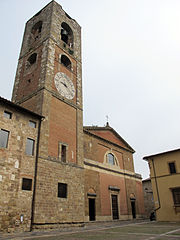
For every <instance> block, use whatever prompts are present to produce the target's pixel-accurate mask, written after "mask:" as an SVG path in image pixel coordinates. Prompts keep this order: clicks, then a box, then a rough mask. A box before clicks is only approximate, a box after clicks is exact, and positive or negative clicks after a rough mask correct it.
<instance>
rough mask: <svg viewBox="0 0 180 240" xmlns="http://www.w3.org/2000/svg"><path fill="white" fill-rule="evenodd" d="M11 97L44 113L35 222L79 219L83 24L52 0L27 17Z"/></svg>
mask: <svg viewBox="0 0 180 240" xmlns="http://www.w3.org/2000/svg"><path fill="white" fill-rule="evenodd" d="M12 101H13V102H15V103H16V104H19V105H21V106H23V107H25V108H27V109H29V110H31V111H33V112H36V113H38V114H41V115H43V116H44V117H45V119H44V120H43V122H42V125H41V132H40V144H39V145H40V148H39V156H38V165H37V181H36V184H37V186H36V192H35V204H34V206H35V207H34V219H33V223H34V225H36V224H37V225H40V224H46V223H48V224H51V223H52V224H56V223H57V224H58V223H61V222H63V223H64V222H69V223H70V222H83V221H84V168H83V119H82V111H83V106H82V72H81V28H80V26H79V25H78V23H77V22H76V21H75V20H74V19H72V18H71V17H70V16H69V15H68V14H67V13H66V12H65V11H64V10H63V9H62V7H61V6H60V5H59V4H58V3H56V2H55V1H51V2H50V3H49V4H48V5H47V6H45V7H44V8H43V9H42V10H41V11H39V12H38V13H37V14H35V15H34V16H33V17H32V18H31V19H30V20H29V21H28V22H27V23H26V27H25V32H24V37H23V42H22V47H21V52H20V56H19V61H18V67H17V72H16V78H15V83H14V89H13V95H12Z"/></svg>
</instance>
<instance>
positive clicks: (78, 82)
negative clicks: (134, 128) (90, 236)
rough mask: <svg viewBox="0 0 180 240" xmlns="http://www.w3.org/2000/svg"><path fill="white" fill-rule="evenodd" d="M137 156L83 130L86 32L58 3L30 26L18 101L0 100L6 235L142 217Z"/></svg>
mask: <svg viewBox="0 0 180 240" xmlns="http://www.w3.org/2000/svg"><path fill="white" fill-rule="evenodd" d="M133 153H134V150H133V149H132V148H131V147H130V146H129V145H128V143H127V142H126V141H125V140H123V139H122V138H121V136H120V135H119V134H118V133H117V132H116V131H115V130H114V129H113V128H111V127H110V126H109V124H108V123H107V125H106V126H105V127H84V128H83V103H82V71H81V28H80V26H79V25H78V23H77V22H76V21H75V20H74V19H72V18H71V17H70V16H69V15H68V14H67V13H66V12H64V10H63V9H62V7H61V6H60V5H59V4H58V3H56V2H55V1H52V2H50V3H49V4H48V5H47V6H45V7H44V8H43V9H42V10H41V11H40V12H38V13H37V14H36V15H35V16H33V17H32V18H31V19H30V20H29V21H28V22H27V23H26V27H25V32H24V38H23V42H22V48H21V52H20V56H19V61H18V67H17V73H16V78H15V83H14V89H13V95H12V101H8V100H6V99H3V98H0V165H1V168H0V194H1V196H0V210H1V211H0V230H1V231H9V232H11V231H29V230H32V229H33V228H49V227H51V228H52V227H59V226H61V225H69V224H83V223H84V222H87V221H106V220H117V219H120V220H124V219H132V218H140V217H142V216H143V213H144V203H143V194H142V180H141V176H140V175H138V174H136V173H135V172H134V165H133Z"/></svg>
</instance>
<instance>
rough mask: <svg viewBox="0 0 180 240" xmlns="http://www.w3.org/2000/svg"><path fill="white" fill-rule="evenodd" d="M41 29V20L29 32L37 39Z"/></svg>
mask: <svg viewBox="0 0 180 240" xmlns="http://www.w3.org/2000/svg"><path fill="white" fill-rule="evenodd" d="M41 30H42V21H39V22H37V23H36V24H35V25H34V26H33V27H32V29H31V33H32V35H33V37H34V40H37V39H38V38H40V37H41Z"/></svg>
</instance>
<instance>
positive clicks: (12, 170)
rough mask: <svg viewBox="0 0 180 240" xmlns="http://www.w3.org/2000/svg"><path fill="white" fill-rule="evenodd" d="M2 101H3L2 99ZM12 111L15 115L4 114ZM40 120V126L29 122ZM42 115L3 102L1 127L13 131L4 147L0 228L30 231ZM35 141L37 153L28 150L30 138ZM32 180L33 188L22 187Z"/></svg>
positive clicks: (0, 172) (0, 151) (0, 150)
mask: <svg viewBox="0 0 180 240" xmlns="http://www.w3.org/2000/svg"><path fill="white" fill-rule="evenodd" d="M0 103H1V102H0ZM4 111H8V112H9V113H11V119H7V118H5V117H4ZM29 120H32V121H34V122H36V128H32V127H30V126H29ZM38 123H39V119H38V118H36V117H35V116H33V115H31V114H28V113H26V112H23V111H22V110H21V111H20V110H18V109H16V108H14V107H11V106H9V105H6V104H3V103H1V104H0V128H1V129H3V130H6V131H9V138H8V145H7V148H0V166H1V167H0V230H1V231H8V232H11V231H16V230H18V231H20V230H22V231H29V230H30V223H31V206H32V194H33V184H34V167H35V161H36V144H37V135H38V134H37V132H38ZM27 138H31V139H33V140H34V141H35V146H34V147H35V148H34V155H32V156H28V155H27V154H26V152H25V149H26V140H27ZM23 178H28V179H31V180H32V186H31V190H29V191H28V190H22V179H23Z"/></svg>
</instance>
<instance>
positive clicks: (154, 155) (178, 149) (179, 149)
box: [143, 148, 180, 160]
mask: <svg viewBox="0 0 180 240" xmlns="http://www.w3.org/2000/svg"><path fill="white" fill-rule="evenodd" d="M177 151H180V148H177V149H174V150H170V151H166V152H161V153H157V154H153V155H149V156H145V157H143V160H147V159H148V158H152V157H156V156H159V155H163V154H167V153H172V152H177Z"/></svg>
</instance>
